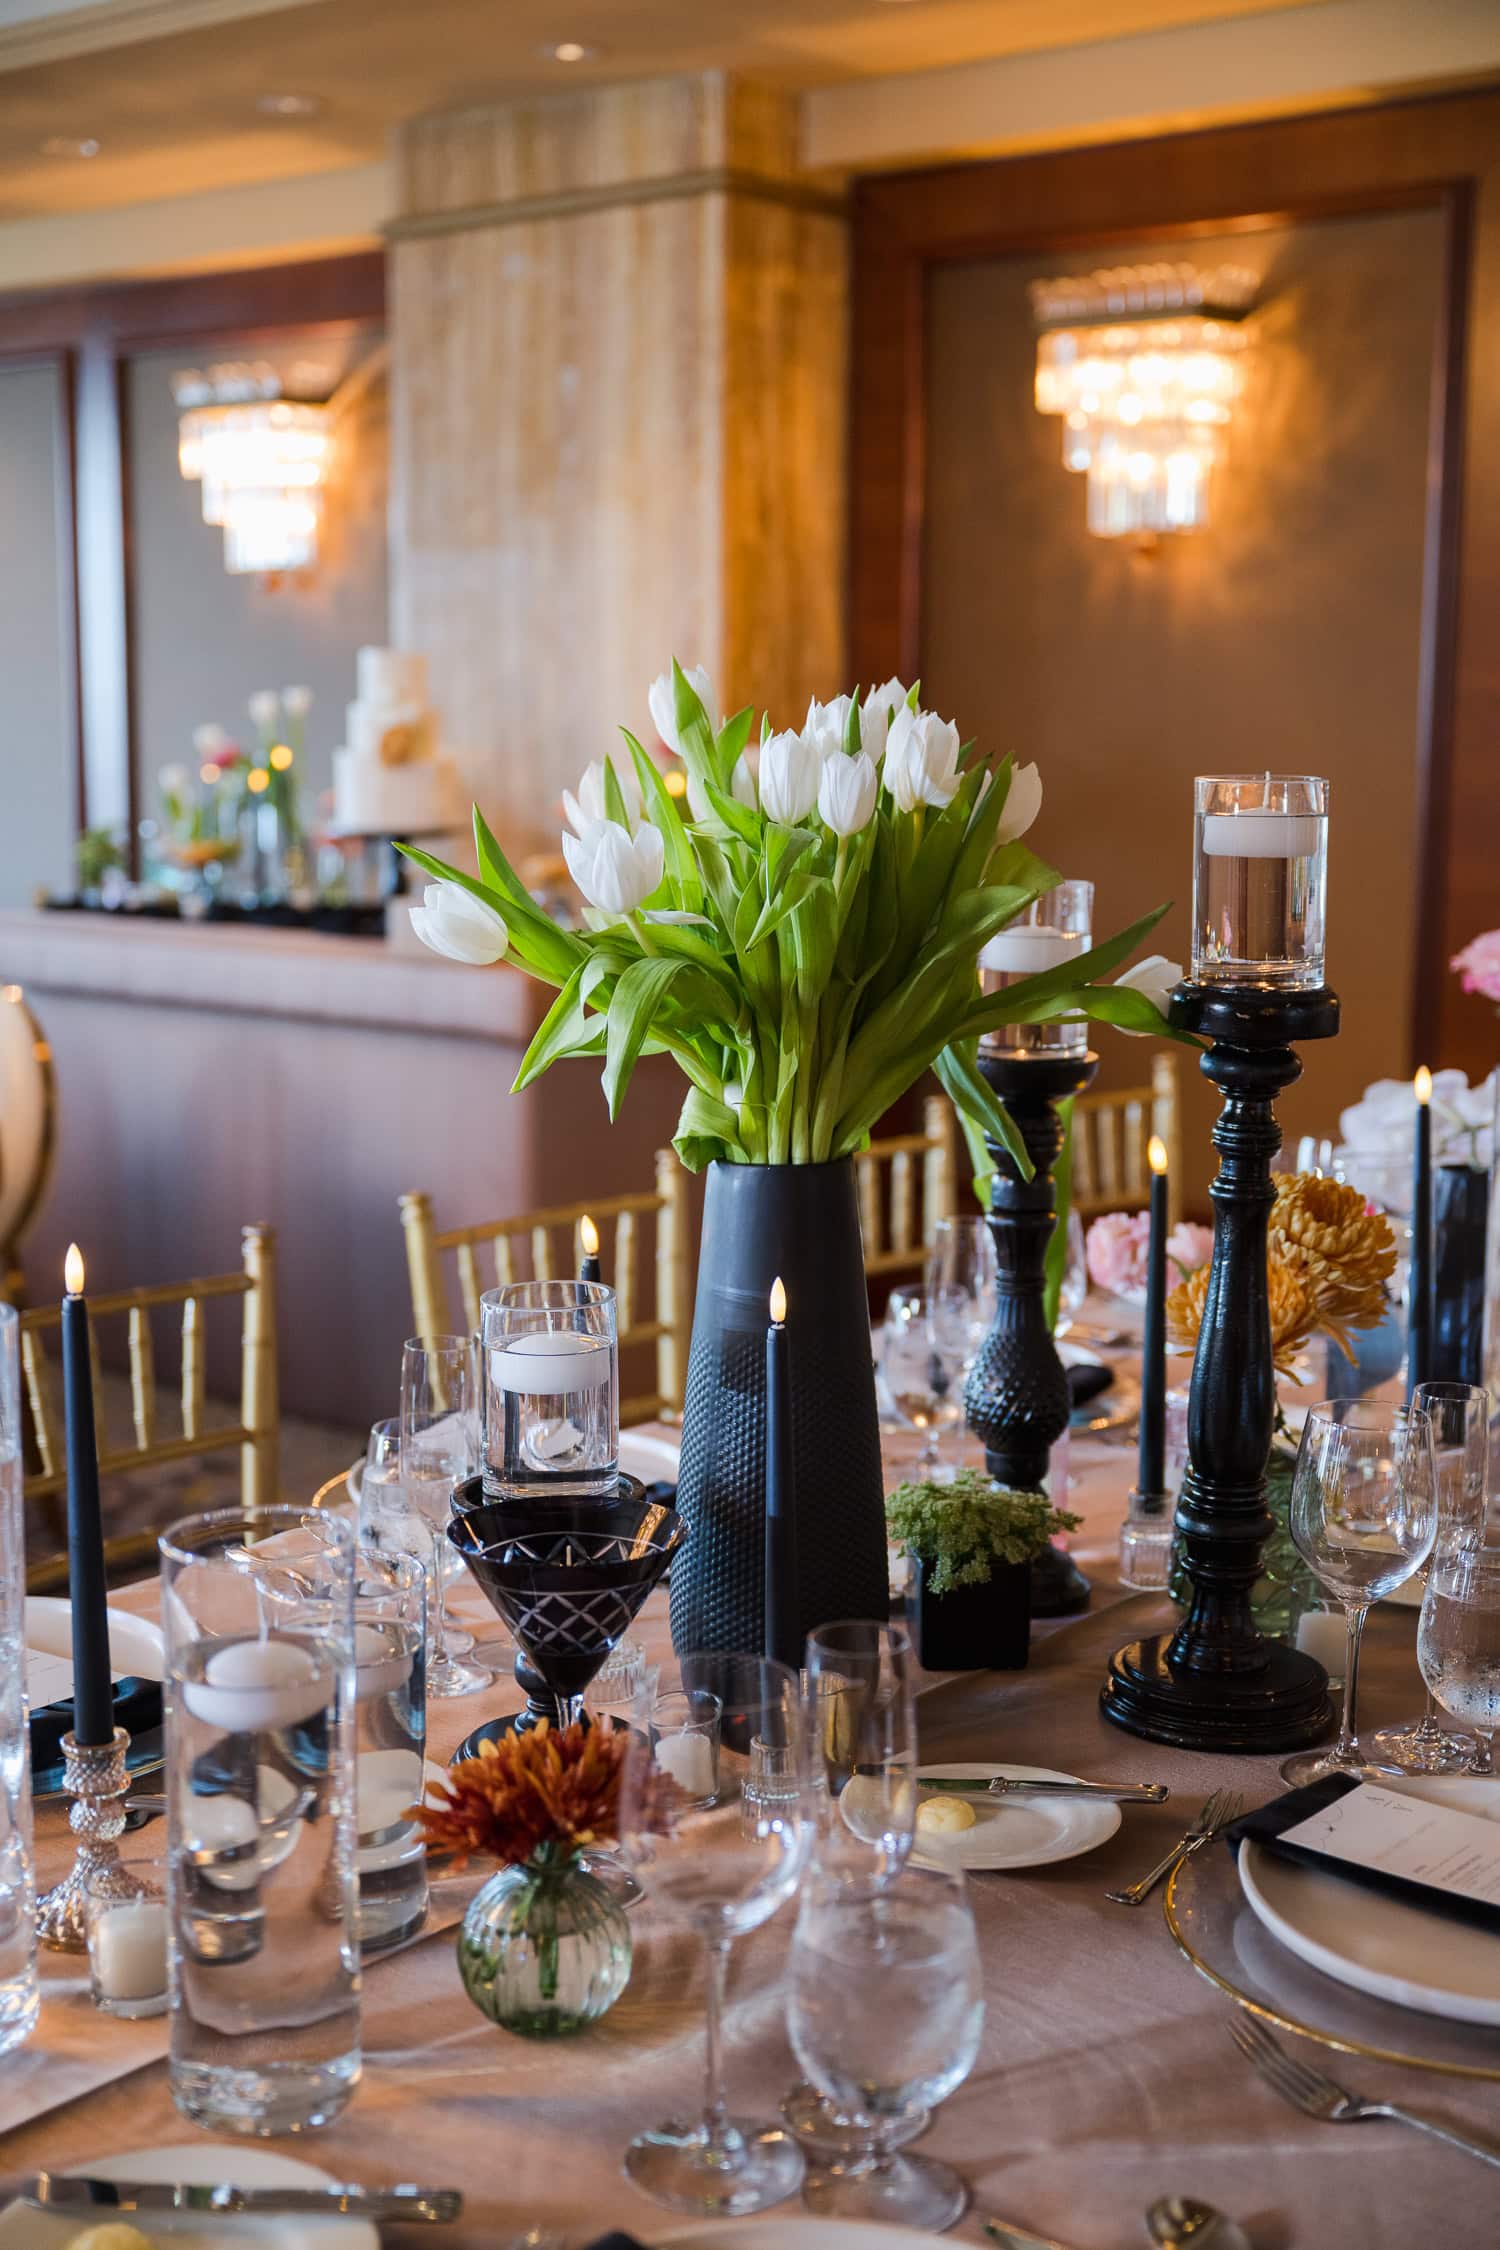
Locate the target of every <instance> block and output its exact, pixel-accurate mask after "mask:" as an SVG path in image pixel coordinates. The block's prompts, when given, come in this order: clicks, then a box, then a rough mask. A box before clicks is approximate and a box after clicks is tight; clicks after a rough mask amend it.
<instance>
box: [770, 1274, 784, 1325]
mask: <svg viewBox="0 0 1500 2250" xmlns="http://www.w3.org/2000/svg"><path fill="white" fill-rule="evenodd" d="M771 1318H772V1320H773V1321H774V1322H775V1324H776V1326H777V1327H778V1328H780V1327H781V1326H782V1324H783V1322H784V1321H785V1319H786V1284H785V1282H784V1281H783V1280H782V1278H781V1276H780V1274H778V1275H777V1276H776V1279H775V1280H774V1281H773V1282H772V1284H771Z"/></svg>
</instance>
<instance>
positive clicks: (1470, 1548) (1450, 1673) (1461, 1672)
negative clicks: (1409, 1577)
mask: <svg viewBox="0 0 1500 2250" xmlns="http://www.w3.org/2000/svg"><path fill="white" fill-rule="evenodd" d="M1417 1662H1418V1664H1419V1665H1420V1666H1421V1669H1422V1677H1423V1679H1424V1680H1425V1681H1426V1682H1427V1685H1428V1687H1429V1688H1430V1689H1431V1691H1432V1693H1433V1694H1434V1695H1435V1696H1436V1697H1437V1700H1438V1702H1439V1703H1440V1704H1441V1705H1442V1707H1443V1709H1444V1710H1445V1711H1446V1712H1447V1714H1448V1716H1449V1718H1450V1719H1457V1720H1459V1722H1460V1723H1461V1724H1462V1725H1464V1726H1466V1727H1472V1728H1473V1729H1474V1732H1475V1734H1476V1735H1477V1737H1478V1742H1477V1745H1476V1750H1475V1756H1474V1761H1473V1764H1472V1765H1471V1767H1470V1769H1469V1770H1470V1772H1471V1773H1482V1774H1493V1773H1494V1771H1495V1729H1496V1727H1497V1726H1500V1547H1486V1546H1483V1545H1481V1544H1480V1543H1479V1542H1478V1541H1477V1540H1476V1539H1470V1538H1465V1537H1464V1536H1463V1535H1462V1533H1455V1534H1454V1535H1452V1536H1448V1535H1445V1536H1444V1537H1443V1539H1442V1540H1441V1541H1440V1543H1439V1545H1438V1549H1437V1551H1436V1553H1435V1554H1434V1556H1433V1558H1432V1562H1431V1565H1430V1566H1429V1568H1428V1572H1427V1591H1426V1593H1425V1594H1424V1595H1423V1597H1422V1616H1421V1620H1420V1622H1419V1623H1418V1626H1417Z"/></svg>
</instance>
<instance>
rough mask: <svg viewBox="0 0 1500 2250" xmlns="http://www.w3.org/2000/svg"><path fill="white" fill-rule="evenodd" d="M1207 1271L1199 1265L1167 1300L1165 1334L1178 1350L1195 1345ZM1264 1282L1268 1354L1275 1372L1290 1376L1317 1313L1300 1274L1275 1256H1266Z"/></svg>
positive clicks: (1206, 1283) (1200, 1322) (1201, 1314)
mask: <svg viewBox="0 0 1500 2250" xmlns="http://www.w3.org/2000/svg"><path fill="white" fill-rule="evenodd" d="M1211 1271H1212V1268H1211V1267H1209V1266H1200V1267H1199V1268H1198V1271H1197V1272H1196V1273H1191V1274H1189V1275H1188V1278H1187V1280H1186V1281H1184V1282H1180V1283H1179V1284H1178V1286H1177V1287H1176V1288H1175V1289H1174V1290H1173V1291H1172V1294H1171V1296H1170V1297H1168V1299H1167V1335H1168V1336H1169V1338H1170V1339H1171V1341H1172V1342H1173V1343H1174V1344H1175V1345H1176V1346H1177V1347H1178V1349H1179V1350H1181V1351H1189V1352H1191V1351H1196V1350H1197V1348H1198V1331H1199V1329H1200V1328H1201V1327H1202V1326H1203V1307H1204V1305H1205V1303H1206V1302H1207V1298H1208V1277H1209V1274H1210V1272H1211ZM1266 1282H1267V1286H1268V1288H1269V1291H1270V1299H1271V1356H1272V1358H1273V1359H1274V1360H1275V1362H1276V1366H1277V1369H1278V1371H1279V1373H1281V1374H1283V1375H1292V1374H1294V1373H1295V1372H1296V1369H1295V1365H1294V1362H1295V1360H1296V1357H1297V1354H1298V1352H1300V1351H1301V1349H1302V1347H1303V1345H1304V1344H1305V1343H1306V1342H1307V1340H1308V1338H1309V1336H1310V1335H1311V1334H1312V1332H1313V1330H1314V1328H1315V1327H1316V1326H1317V1314H1316V1312H1315V1310H1314V1307H1313V1305H1312V1302H1311V1300H1310V1298H1309V1297H1308V1294H1307V1290H1306V1287H1305V1286H1304V1283H1303V1280H1302V1276H1301V1275H1300V1274H1299V1273H1298V1272H1297V1271H1295V1269H1294V1268H1292V1267H1291V1266H1286V1265H1283V1264H1282V1262H1281V1260H1280V1259H1279V1258H1267V1260H1266Z"/></svg>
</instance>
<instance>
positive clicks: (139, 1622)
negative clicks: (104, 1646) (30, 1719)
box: [21, 1594, 167, 1711]
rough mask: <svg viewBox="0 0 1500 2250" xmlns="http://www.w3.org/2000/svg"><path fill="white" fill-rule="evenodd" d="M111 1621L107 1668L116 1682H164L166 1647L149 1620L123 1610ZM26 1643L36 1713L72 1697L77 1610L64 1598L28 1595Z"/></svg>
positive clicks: (29, 1690) (28, 1684) (115, 1612)
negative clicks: (128, 1678)
mask: <svg viewBox="0 0 1500 2250" xmlns="http://www.w3.org/2000/svg"><path fill="white" fill-rule="evenodd" d="M104 1614H105V1616H106V1617H107V1618H108V1620H109V1668H110V1671H111V1672H112V1673H113V1674H114V1677H115V1678H116V1679H117V1680H121V1679H125V1678H126V1677H133V1678H135V1679H138V1680H161V1679H165V1677H166V1671H167V1658H166V1643H165V1642H164V1641H163V1639H162V1634H161V1627H160V1626H159V1625H155V1624H153V1623H152V1621H151V1619H150V1618H149V1617H131V1616H130V1615H129V1614H128V1613H127V1612H126V1611H125V1610H123V1609H109V1610H106V1611H105V1613H104ZM21 1630H22V1634H23V1636H24V1639H25V1643H26V1693H27V1698H28V1700H29V1702H30V1704H31V1708H32V1710H33V1711H40V1710H42V1709H44V1708H45V1706H46V1705H47V1704H49V1703H61V1702H63V1701H64V1700H65V1699H66V1698H67V1697H68V1696H70V1695H71V1694H72V1693H73V1605H72V1603H71V1602H70V1601H69V1600H68V1598H67V1596H66V1595H65V1594H28V1595H27V1596H26V1611H25V1619H24V1622H23V1624H22V1627H21Z"/></svg>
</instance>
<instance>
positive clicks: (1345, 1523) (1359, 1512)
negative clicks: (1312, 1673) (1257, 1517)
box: [1281, 1398, 1437, 1788]
mask: <svg viewBox="0 0 1500 2250" xmlns="http://www.w3.org/2000/svg"><path fill="white" fill-rule="evenodd" d="M1434 1484H1435V1480H1434V1475H1433V1458H1432V1424H1431V1422H1430V1421H1429V1419H1428V1417H1427V1415H1425V1414H1424V1413H1423V1412H1422V1410H1421V1408H1420V1407H1402V1406H1395V1405H1390V1404H1387V1403H1384V1402H1377V1401H1373V1400H1369V1399H1343V1398H1339V1399H1328V1400H1326V1401H1325V1402H1324V1404H1323V1405H1321V1406H1314V1407H1310V1408H1309V1409H1308V1415H1307V1420H1306V1422H1305V1423H1304V1425H1303V1430H1302V1442H1301V1444H1300V1445H1299V1447H1298V1449H1297V1466H1296V1468H1295V1470H1294V1471H1293V1474H1292V1501H1291V1529H1292V1538H1293V1540H1294V1541H1295V1543H1296V1546H1297V1550H1298V1552H1299V1554H1300V1555H1301V1556H1302V1558H1303V1560H1304V1561H1305V1562H1306V1563H1307V1565H1308V1567H1309V1569H1310V1570H1311V1571H1312V1572H1313V1574H1314V1576H1315V1577H1316V1578H1318V1580H1319V1581H1320V1582H1321V1583H1322V1584H1323V1585H1324V1586H1326V1587H1327V1588H1328V1591H1329V1592H1330V1593H1331V1594H1332V1595H1333V1596H1334V1597H1335V1599H1336V1600H1337V1601H1339V1602H1340V1603H1341V1604H1342V1605H1343V1610H1344V1614H1345V1616H1346V1618H1347V1619H1348V1635H1349V1639H1348V1656H1347V1658H1346V1660H1345V1664H1344V1702H1343V1711H1342V1716H1341V1718H1340V1721H1339V1737H1338V1741H1337V1742H1336V1743H1335V1744H1334V1746H1333V1748H1332V1749H1331V1750H1310V1751H1304V1752H1303V1753H1301V1754H1300V1755H1299V1756H1297V1757H1295V1758H1288V1759H1287V1760H1286V1762H1285V1764H1284V1765H1283V1766H1282V1768H1281V1774H1282V1779H1283V1780H1284V1781H1288V1782H1290V1783H1291V1785H1292V1786H1293V1788H1299V1787H1301V1785H1302V1784H1303V1783H1304V1782H1309V1781H1321V1780H1322V1779H1323V1777H1324V1775H1325V1774H1330V1773H1354V1774H1358V1773H1361V1772H1363V1771H1364V1769H1365V1766H1366V1764H1367V1760H1366V1758H1365V1756H1364V1753H1363V1751H1362V1750H1361V1749H1360V1746H1359V1742H1358V1740H1357V1738H1356V1735H1355V1731H1354V1704H1355V1696H1356V1693H1357V1690H1358V1684H1359V1644H1360V1638H1361V1636H1362V1634H1363V1632H1364V1624H1365V1618H1366V1617H1367V1616H1368V1614H1369V1610H1370V1605H1371V1603H1372V1602H1377V1601H1379V1600H1380V1599H1381V1598H1382V1596H1383V1595H1386V1594H1393V1593H1394V1592H1395V1590H1396V1588H1397V1587H1398V1586H1400V1585H1404V1584H1405V1582H1406V1580H1407V1579H1408V1578H1410V1577H1411V1576H1412V1574H1413V1572H1414V1571H1417V1570H1419V1569H1420V1568H1421V1566H1422V1564H1423V1563H1424V1562H1425V1561H1426V1560H1427V1557H1428V1555H1429V1554H1430V1553H1431V1551H1432V1542H1433V1536H1434V1533H1435V1532H1436V1529H1437V1500H1436V1493H1435V1489H1434Z"/></svg>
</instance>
